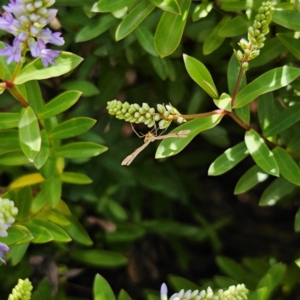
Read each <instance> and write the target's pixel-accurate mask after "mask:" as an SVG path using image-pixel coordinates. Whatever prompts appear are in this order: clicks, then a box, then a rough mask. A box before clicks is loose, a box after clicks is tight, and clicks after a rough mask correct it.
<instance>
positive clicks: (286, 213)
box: [0, 0, 300, 300]
mask: <svg viewBox="0 0 300 300" xmlns="http://www.w3.org/2000/svg"><path fill="white" fill-rule="evenodd" d="M237 2H239V3H244V2H245V3H246V2H248V1H236V2H234V1H214V2H206V1H203V2H201V1H192V2H191V7H190V10H189V15H188V17H187V21H186V26H185V28H184V32H183V36H182V39H181V42H180V45H179V47H178V48H177V49H176V51H175V52H173V53H172V54H171V55H169V56H167V57H166V58H163V59H162V58H160V57H159V56H158V54H157V52H156V50H155V48H154V47H153V36H154V33H155V30H156V27H157V24H158V21H159V19H160V17H161V16H162V14H163V11H162V10H160V9H155V10H154V11H153V12H152V13H151V14H150V15H149V16H148V17H147V18H146V19H145V20H144V21H143V23H142V24H141V25H140V27H139V28H138V29H137V30H135V31H133V32H132V33H130V34H129V35H128V36H126V37H125V38H123V39H121V40H120V41H118V42H116V41H115V32H116V29H117V26H118V24H119V23H120V22H121V19H120V18H121V17H122V11H119V12H116V13H113V14H111V13H103V14H102V13H92V12H91V8H92V7H93V5H94V1H93V0H84V1H78V0H57V1H56V8H58V11H59V12H58V19H57V21H58V23H57V24H52V28H54V29H55V28H56V29H59V30H61V31H62V32H63V36H64V39H65V41H66V43H65V45H64V46H63V47H60V49H61V48H63V50H65V51H70V52H73V53H75V54H77V55H79V56H81V57H83V58H84V61H83V62H82V63H81V64H80V66H79V67H78V68H77V69H75V70H73V72H72V73H70V74H67V75H65V76H62V77H58V78H52V79H50V80H45V81H42V82H40V85H41V88H42V91H43V96H44V98H45V100H46V101H47V100H49V99H51V98H53V97H55V96H56V95H57V94H58V93H61V92H63V91H65V90H80V91H82V92H83V95H82V97H81V99H80V101H78V103H77V104H76V105H74V106H73V108H72V109H70V110H69V111H67V112H66V113H65V114H64V115H62V117H61V118H62V119H68V118H71V117H78V116H86V117H91V118H94V119H97V123H96V125H95V126H94V127H93V128H92V130H91V131H89V132H88V133H86V134H83V135H81V136H80V137H79V138H78V140H81V141H94V142H97V143H100V144H103V145H105V146H107V147H108V151H107V152H105V153H103V154H101V155H100V156H98V157H94V158H91V159H81V160H79V159H69V160H68V161H67V162H66V171H70V172H82V173H85V174H88V175H89V176H90V177H91V178H92V180H93V183H92V184H90V185H83V186H82V185H79V186H74V185H68V184H65V185H64V186H63V193H62V198H63V199H64V200H65V201H66V202H67V203H68V205H69V207H70V209H71V211H72V213H74V214H75V215H76V216H77V217H78V219H79V221H80V223H81V224H82V226H83V227H84V228H85V229H86V230H87V232H88V234H89V236H90V239H91V240H89V238H88V237H87V236H85V235H84V234H82V235H81V233H78V232H75V235H77V239H76V238H75V241H72V242H71V243H68V244H60V243H47V244H31V245H30V246H29V249H28V251H27V253H26V255H25V257H24V258H23V259H22V261H21V262H20V263H19V264H18V265H16V266H11V265H8V266H6V267H1V272H0V282H1V283H0V291H1V293H0V299H1V300H2V299H7V295H8V294H9V292H10V291H11V288H12V287H13V286H14V285H15V283H16V282H17V280H18V278H25V277H29V278H30V279H31V280H32V282H33V285H34V286H35V287H38V286H44V288H43V289H41V290H43V291H44V292H45V295H47V296H45V298H44V299H50V298H51V296H50V294H54V293H55V292H56V291H57V292H58V294H57V295H56V296H55V297H54V298H55V299H92V285H93V280H94V276H95V274H96V273H100V274H101V275H102V276H103V277H105V278H106V279H107V281H108V282H109V283H110V284H111V286H112V288H113V290H114V291H115V292H116V293H118V292H119V290H120V289H121V288H124V289H125V290H126V291H127V292H128V293H129V294H130V295H131V297H133V298H134V299H145V298H146V299H158V298H157V295H158V293H157V292H153V290H156V291H158V290H159V287H160V285H161V283H162V282H168V283H169V284H170V286H171V289H172V288H173V289H175V290H176V289H179V288H194V287H199V286H200V287H206V286H208V285H210V286H212V287H213V288H224V287H228V285H230V284H237V283H245V284H246V286H247V287H248V288H250V289H254V288H255V287H256V286H257V283H258V282H259V280H260V279H261V278H262V277H263V276H264V274H265V273H266V272H267V270H268V269H269V268H270V267H271V266H272V265H274V263H275V262H283V263H285V264H286V265H285V266H284V265H283V264H279V265H276V266H277V268H279V269H280V271H278V272H279V273H280V274H282V272H283V271H282V270H283V269H284V270H285V268H287V270H288V272H286V273H285V277H284V278H280V280H279V281H280V282H281V288H280V289H277V291H276V293H275V294H274V295H273V297H272V298H270V299H300V296H297V295H299V293H300V290H299V286H296V284H297V283H298V280H299V275H300V271H299V269H298V268H297V267H296V265H294V263H293V261H294V260H295V259H296V258H297V256H298V254H299V250H298V248H299V236H298V235H297V234H296V233H295V232H294V216H295V214H296V211H297V206H298V205H299V190H294V192H293V193H292V194H290V195H289V196H288V197H286V199H285V200H286V201H281V202H279V203H278V205H277V206H276V207H259V206H258V202H259V198H260V195H261V193H262V192H263V190H264V189H265V188H266V187H267V186H268V185H269V184H270V183H271V182H272V181H271V179H268V180H267V181H266V182H263V183H261V184H260V185H259V186H257V187H255V188H254V189H252V190H251V191H248V192H246V193H244V194H240V195H238V196H235V195H234V194H233V191H234V187H235V185H236V182H237V181H238V179H239V178H240V177H241V175H242V174H243V173H244V172H245V170H247V169H249V168H250V167H251V166H252V164H253V163H252V159H251V157H248V158H247V159H246V160H244V161H243V162H242V163H240V164H239V165H238V166H237V167H236V168H234V169H233V170H231V171H230V172H228V173H227V174H224V175H222V176H220V177H208V175H207V170H208V167H209V165H210V164H211V163H212V161H213V160H214V159H215V158H216V157H217V156H218V155H220V154H221V153H222V152H224V150H225V149H227V148H228V147H230V146H231V145H234V144H236V143H238V142H239V141H240V140H242V139H243V135H244V130H243V129H241V128H239V127H238V126H237V125H236V124H235V123H234V122H233V121H232V120H231V119H229V118H225V119H224V120H223V122H222V124H221V125H220V126H217V127H216V128H214V129H212V130H209V131H206V132H204V133H201V134H200V135H198V136H197V137H196V138H195V139H194V140H193V141H192V143H190V144H189V145H188V147H187V148H186V149H185V150H184V151H183V152H181V153H180V154H179V155H177V156H174V157H171V158H168V159H164V160H155V159H154V154H155V149H156V146H157V145H155V143H152V144H151V145H150V146H149V147H147V148H146V149H145V150H144V151H143V152H142V153H141V154H140V155H139V156H138V157H137V159H136V160H135V161H134V162H133V164H132V165H131V166H130V167H123V166H121V161H122V159H123V158H124V157H126V156H127V155H128V154H129V153H131V152H132V151H133V150H134V149H135V148H137V147H138V146H139V145H141V144H142V141H141V140H140V139H139V138H138V137H137V136H136V135H135V134H134V132H133V131H132V128H131V126H130V124H128V123H124V122H123V121H119V120H116V119H115V118H113V117H111V116H110V115H108V113H107V111H106V103H107V101H110V100H112V99H119V100H122V101H123V100H124V101H128V102H129V103H139V104H142V103H143V102H146V103H148V104H149V105H150V106H155V105H156V104H157V103H165V104H168V103H169V102H170V103H171V104H172V105H174V106H175V107H176V108H177V109H178V110H179V111H180V112H181V113H182V114H189V113H199V112H206V111H208V110H212V109H214V107H215V106H214V105H213V103H212V101H211V100H210V99H209V98H208V96H207V95H206V94H205V93H204V92H203V91H202V90H201V89H200V87H198V86H197V85H196V84H195V83H194V82H193V81H192V80H191V79H190V77H189V76H188V74H187V72H186V70H185V67H184V64H183V59H182V54H183V53H186V54H188V55H190V56H193V57H195V58H197V59H199V60H201V62H203V63H204V64H205V65H206V67H207V68H208V69H209V70H210V72H211V74H212V76H213V78H214V82H215V83H216V86H217V89H218V90H219V91H224V92H226V91H227V90H228V88H227V66H228V63H229V59H230V57H231V55H232V48H237V42H238V41H239V40H240V38H241V36H242V35H243V34H245V33H246V32H247V28H248V26H249V24H248V21H245V19H243V15H244V13H245V8H246V9H248V10H247V13H248V14H250V15H251V14H253V15H255V12H256V9H257V7H259V5H260V4H261V1H253V3H255V5H254V7H253V9H252V8H251V7H249V8H248V7H243V6H242V7H241V8H239V7H238V8H235V9H231V8H229V9H228V7H227V6H228V5H229V6H230V3H237ZM256 2H257V3H256ZM275 2H276V3H277V4H278V5H282V7H290V6H291V5H293V4H292V3H290V2H288V1H282V2H280V1H275ZM5 3H6V1H1V4H5ZM251 3H252V2H251ZM199 5H206V7H208V8H207V16H206V15H205V13H204V12H203V11H204V10H203V7H202V9H201V11H202V13H204V15H201V14H198V15H197V9H198V11H199V8H198V7H199ZM226 5H227V6H226ZM237 5H238V4H237ZM245 5H246V4H245ZM289 5H290V6H289ZM226 8H227V9H226ZM210 9H211V10H210ZM224 16H227V17H229V16H231V17H239V18H241V20H239V22H240V23H238V24H242V25H241V26H234V25H230V26H231V27H230V26H229V29H228V30H227V31H226V30H225V29H226V28H225V29H224V30H223V31H224V32H223V35H222V36H221V37H220V36H218V35H216V34H213V31H214V30H215V28H216V26H218V24H219V22H220V21H221V20H222V19H223V18H224ZM193 20H194V21H195V22H193ZM56 26H57V27H56ZM237 27H238V28H239V29H240V31H238V32H234V31H233V29H237ZM240 27H241V28H240ZM275 27H276V28H275ZM285 31H287V30H286V29H284V28H283V27H280V26H279V25H276V24H274V23H273V24H272V25H271V33H270V34H269V36H268V41H267V42H266V46H265V48H264V49H263V50H262V52H261V56H260V57H259V58H258V59H256V60H253V62H251V63H250V69H249V71H247V76H248V78H247V79H248V81H251V80H252V79H253V78H256V77H257V76H259V75H260V74H262V73H264V72H266V71H267V70H269V69H271V68H274V67H278V66H282V65H284V64H286V63H291V62H292V63H293V64H294V65H299V63H298V62H296V59H295V58H294V57H293V56H292V55H291V54H290V53H289V52H288V50H287V49H286V48H285V47H284V46H283V45H282V44H280V43H278V40H276V41H275V40H274V38H275V36H274V33H275V32H285ZM2 38H3V40H4V41H5V39H6V38H7V37H6V36H3V37H2ZM148 43H149V45H148ZM209 43H212V44H213V45H217V46H214V47H215V49H213V48H214V47H212V48H211V45H209ZM151 46H152V47H151ZM211 50H213V51H211ZM14 106H16V107H17V105H16V104H15V101H14V100H13V99H12V98H11V97H10V95H9V94H8V93H5V94H3V95H1V101H0V109H1V111H3V112H5V111H14ZM16 109H17V108H16ZM251 116H252V118H253V119H252V120H253V123H254V124H255V123H256V122H257V114H256V106H255V105H252V106H251ZM135 129H136V130H137V131H138V132H142V133H146V132H147V128H145V127H144V126H140V125H136V126H135ZM28 171H29V170H27V169H26V168H25V169H24V167H23V166H22V167H19V166H2V165H1V167H0V185H1V186H6V185H7V184H9V183H10V182H11V180H12V179H14V178H16V177H18V176H20V175H22V174H24V173H27V172H28ZM91 241H92V242H93V245H91ZM97 250H106V251H107V252H101V255H100V254H99V253H98V252H97ZM110 251H112V252H110ZM45 277H48V281H45V279H44V278H45ZM183 278H186V279H187V280H190V281H185V280H184V279H183ZM191 282H194V286H193V284H192V283H191ZM276 286H277V285H276V284H275V285H274V288H275V287H276Z"/></svg>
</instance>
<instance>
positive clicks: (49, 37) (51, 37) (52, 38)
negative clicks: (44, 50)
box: [38, 28, 65, 46]
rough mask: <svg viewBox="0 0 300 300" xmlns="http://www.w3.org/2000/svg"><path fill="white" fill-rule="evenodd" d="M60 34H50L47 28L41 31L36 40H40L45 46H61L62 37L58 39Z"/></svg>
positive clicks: (62, 42)
mask: <svg viewBox="0 0 300 300" xmlns="http://www.w3.org/2000/svg"><path fill="white" fill-rule="evenodd" d="M60 35H61V32H55V33H52V32H51V30H50V29H49V28H46V29H43V30H41V31H40V33H39V34H38V38H41V39H42V40H43V41H44V42H45V44H47V43H51V44H54V45H57V46H62V45H63V44H64V43H65V41H64V39H63V38H62V37H60Z"/></svg>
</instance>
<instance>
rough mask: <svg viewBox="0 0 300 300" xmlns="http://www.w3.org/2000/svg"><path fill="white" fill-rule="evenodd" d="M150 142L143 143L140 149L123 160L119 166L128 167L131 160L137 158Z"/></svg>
mask: <svg viewBox="0 0 300 300" xmlns="http://www.w3.org/2000/svg"><path fill="white" fill-rule="evenodd" d="M151 142H152V141H147V142H145V143H144V144H143V145H142V146H141V147H139V148H137V149H135V150H134V151H133V152H132V153H131V154H129V155H128V156H127V157H125V158H124V160H123V161H122V163H121V165H122V166H129V165H130V164H131V163H132V162H133V160H134V159H135V158H136V157H137V156H138V154H139V153H140V152H142V151H143V150H144V149H145V148H146V147H147V146H148V145H149V144H150V143H151Z"/></svg>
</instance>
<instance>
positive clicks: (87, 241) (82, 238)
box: [55, 215, 93, 246]
mask: <svg viewBox="0 0 300 300" xmlns="http://www.w3.org/2000/svg"><path fill="white" fill-rule="evenodd" d="M61 217H63V216H60V219H58V218H57V216H56V218H55V220H56V222H57V221H59V222H61V221H62V220H63V219H62V218H61ZM64 218H65V219H67V220H68V221H69V222H70V224H69V225H63V224H62V227H63V229H64V230H65V231H66V232H67V233H68V234H69V235H70V237H71V238H72V239H73V240H74V241H76V242H78V243H80V244H83V245H86V246H91V245H93V241H92V240H91V238H90V237H89V235H88V233H87V232H86V231H85V229H84V228H83V226H82V225H81V224H80V222H79V221H78V220H77V219H76V217H75V216H73V215H71V216H65V217H64Z"/></svg>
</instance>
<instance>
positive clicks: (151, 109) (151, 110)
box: [149, 107, 155, 115]
mask: <svg viewBox="0 0 300 300" xmlns="http://www.w3.org/2000/svg"><path fill="white" fill-rule="evenodd" d="M149 112H150V114H151V115H154V114H155V109H154V108H153V107H151V108H150V109H149Z"/></svg>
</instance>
